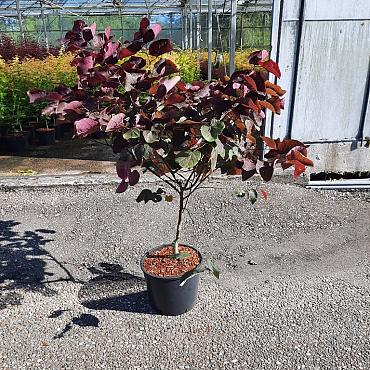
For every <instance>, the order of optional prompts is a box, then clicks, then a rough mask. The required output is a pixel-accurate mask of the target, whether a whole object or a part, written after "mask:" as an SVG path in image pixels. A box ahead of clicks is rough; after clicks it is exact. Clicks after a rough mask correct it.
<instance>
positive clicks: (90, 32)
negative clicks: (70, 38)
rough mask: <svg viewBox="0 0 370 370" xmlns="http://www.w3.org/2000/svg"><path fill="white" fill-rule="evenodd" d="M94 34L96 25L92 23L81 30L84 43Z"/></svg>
mask: <svg viewBox="0 0 370 370" xmlns="http://www.w3.org/2000/svg"><path fill="white" fill-rule="evenodd" d="M95 32H96V23H93V24H92V25H91V26H90V27H85V28H84V29H83V30H82V37H83V38H84V39H85V41H86V42H89V41H91V40H92V39H93V38H94V36H95Z"/></svg>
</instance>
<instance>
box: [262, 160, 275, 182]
mask: <svg viewBox="0 0 370 370" xmlns="http://www.w3.org/2000/svg"><path fill="white" fill-rule="evenodd" d="M265 164H266V162H265ZM273 173H274V167H273V166H271V165H265V166H263V167H261V168H260V175H261V177H262V178H263V180H264V181H270V180H271V178H272V174H273Z"/></svg>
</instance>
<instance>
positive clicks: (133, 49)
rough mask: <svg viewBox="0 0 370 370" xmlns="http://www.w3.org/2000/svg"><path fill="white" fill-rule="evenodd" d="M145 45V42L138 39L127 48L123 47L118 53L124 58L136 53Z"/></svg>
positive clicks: (119, 56)
mask: <svg viewBox="0 0 370 370" xmlns="http://www.w3.org/2000/svg"><path fill="white" fill-rule="evenodd" d="M143 45H144V43H143V42H142V41H138V40H135V41H133V42H132V43H131V44H129V45H128V46H127V47H126V48H123V49H121V50H120V52H119V54H118V58H119V59H123V58H126V57H129V56H131V55H134V54H136V53H137V52H138V51H140V50H141V48H142V47H143Z"/></svg>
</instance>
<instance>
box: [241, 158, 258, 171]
mask: <svg viewBox="0 0 370 370" xmlns="http://www.w3.org/2000/svg"><path fill="white" fill-rule="evenodd" d="M243 162H244V163H243V167H242V168H243V170H244V171H252V170H254V169H255V168H256V164H255V163H253V162H252V161H251V160H250V159H248V158H243Z"/></svg>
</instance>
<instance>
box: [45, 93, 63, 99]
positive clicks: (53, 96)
mask: <svg viewBox="0 0 370 370" xmlns="http://www.w3.org/2000/svg"><path fill="white" fill-rule="evenodd" d="M46 99H47V100H54V101H55V100H62V99H63V96H62V95H60V94H59V93H57V92H50V93H48V94H47V95H46Z"/></svg>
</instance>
